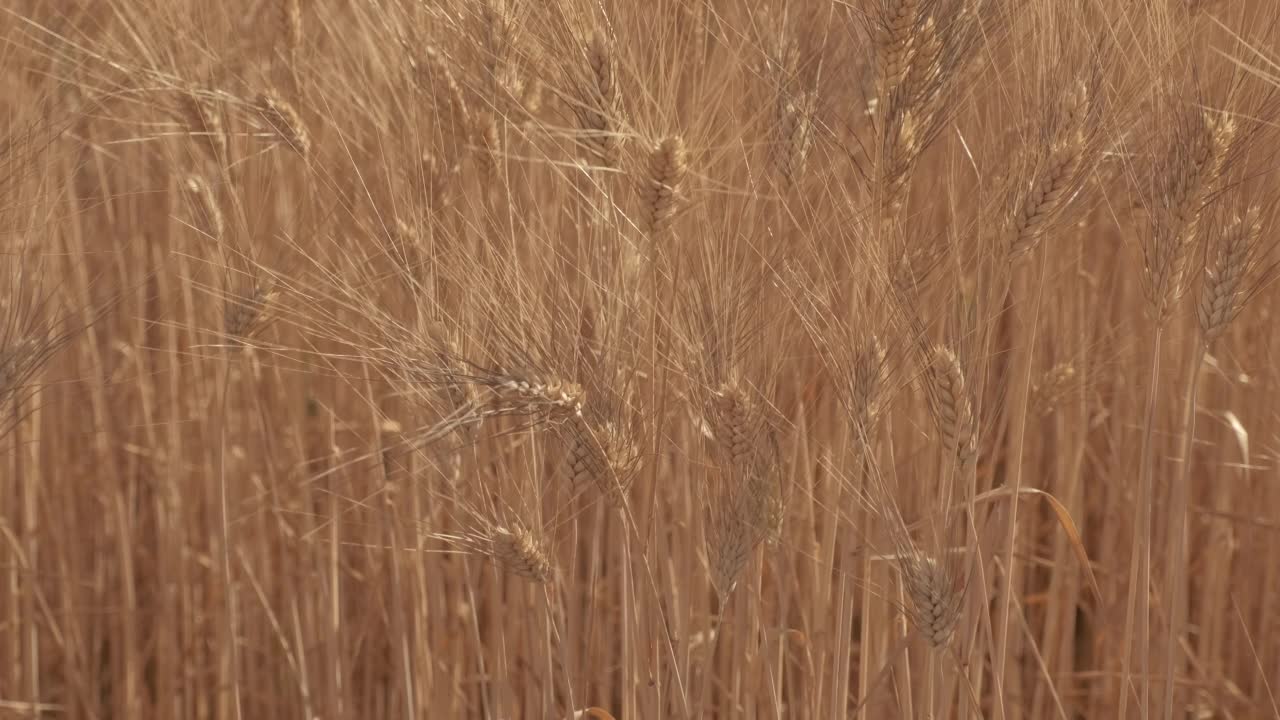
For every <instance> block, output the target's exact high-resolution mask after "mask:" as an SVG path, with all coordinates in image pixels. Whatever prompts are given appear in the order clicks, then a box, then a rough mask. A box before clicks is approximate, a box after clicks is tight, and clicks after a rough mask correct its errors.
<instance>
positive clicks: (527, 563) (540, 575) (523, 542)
mask: <svg viewBox="0 0 1280 720" xmlns="http://www.w3.org/2000/svg"><path fill="white" fill-rule="evenodd" d="M489 554H490V557H492V558H493V560H494V561H495V562H497V563H498V565H499V566H500V567H502V569H503V570H506V571H507V572H509V573H511V574H512V575H516V576H518V577H522V578H524V579H526V580H531V581H533V582H536V583H543V584H545V583H547V582H550V581H551V578H552V577H553V576H554V575H555V565H553V564H552V562H551V559H550V553H548V552H547V548H546V543H545V542H544V541H542V540H541V539H540V538H538V537H537V536H535V535H534V534H533V533H532V532H530V531H529V530H527V529H525V528H524V527H521V526H520V525H515V526H513V527H512V528H510V529H508V528H505V527H497V528H494V529H493V531H492V532H491V533H490V537H489Z"/></svg>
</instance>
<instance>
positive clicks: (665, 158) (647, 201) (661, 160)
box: [639, 135, 689, 235]
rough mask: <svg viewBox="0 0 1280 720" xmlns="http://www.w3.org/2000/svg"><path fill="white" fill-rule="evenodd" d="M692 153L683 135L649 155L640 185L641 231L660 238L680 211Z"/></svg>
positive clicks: (661, 145)
mask: <svg viewBox="0 0 1280 720" xmlns="http://www.w3.org/2000/svg"><path fill="white" fill-rule="evenodd" d="M688 169H689V162H688V153H687V151H686V150H685V147H684V141H683V140H681V139H680V136H679V135H672V136H669V137H666V138H664V139H663V140H662V141H661V142H659V143H658V144H657V145H655V146H654V148H653V151H652V152H650V153H649V168H648V173H647V174H646V175H645V177H644V179H643V181H642V182H641V184H640V188H639V194H640V203H641V205H640V229H641V230H643V231H644V232H646V233H648V234H650V235H659V234H661V233H662V232H664V231H665V230H666V229H667V228H668V227H670V225H671V220H672V218H674V217H675V215H676V213H677V212H678V211H679V209H680V205H681V203H682V202H683V199H684V196H683V193H682V189H683V185H684V178H685V174H686V173H687V172H688Z"/></svg>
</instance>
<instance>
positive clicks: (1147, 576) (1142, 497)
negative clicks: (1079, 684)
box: [1119, 323, 1164, 720]
mask: <svg viewBox="0 0 1280 720" xmlns="http://www.w3.org/2000/svg"><path fill="white" fill-rule="evenodd" d="M1163 339H1164V324H1163V323H1160V324H1158V325H1156V331H1155V337H1154V338H1152V340H1151V374H1150V377H1149V378H1148V379H1147V384H1148V387H1147V410H1146V419H1145V421H1144V425H1143V431H1142V446H1141V449H1140V450H1139V463H1140V464H1139V466H1138V497H1137V508H1136V509H1135V511H1134V514H1135V515H1136V521H1135V523H1136V526H1135V528H1134V538H1133V549H1132V551H1131V554H1130V562H1129V597H1128V605H1127V608H1126V610H1125V618H1124V644H1125V653H1124V661H1123V663H1122V667H1121V673H1120V713H1119V718H1120V720H1124V718H1125V715H1126V714H1127V712H1128V709H1129V692H1128V685H1129V679H1130V673H1131V670H1132V665H1131V663H1132V662H1133V654H1134V653H1135V652H1140V653H1141V656H1142V678H1143V679H1142V684H1143V686H1144V687H1145V686H1147V685H1148V682H1149V681H1148V679H1147V668H1148V666H1149V658H1148V657H1147V650H1148V648H1149V647H1150V628H1149V627H1148V622H1149V620H1150V617H1149V616H1150V613H1149V609H1148V608H1147V607H1146V601H1145V600H1144V604H1143V611H1142V615H1141V616H1138V617H1136V618H1135V615H1136V614H1137V613H1136V611H1137V605H1138V594H1139V593H1142V594H1143V596H1144V597H1145V596H1146V593H1147V591H1148V588H1149V587H1150V586H1151V542H1150V539H1151V501H1152V497H1151V451H1152V446H1151V445H1152V442H1151V439H1152V433H1153V430H1154V426H1155V419H1156V393H1157V391H1158V388H1157V385H1158V384H1159V383H1160V345H1161V341H1162V340H1163ZM1135 621H1136V624H1137V634H1138V647H1136V648H1135V647H1133V645H1132V638H1133V633H1134V624H1135ZM1146 694H1147V693H1146V692H1145V691H1144V692H1143V696H1144V697H1143V702H1142V708H1141V711H1142V717H1143V718H1146V717H1147V702H1146Z"/></svg>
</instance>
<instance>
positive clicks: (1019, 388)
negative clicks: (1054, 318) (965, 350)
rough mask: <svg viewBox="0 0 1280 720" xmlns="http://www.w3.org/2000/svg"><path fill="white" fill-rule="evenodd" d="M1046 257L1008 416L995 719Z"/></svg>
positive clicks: (999, 711)
mask: <svg viewBox="0 0 1280 720" xmlns="http://www.w3.org/2000/svg"><path fill="white" fill-rule="evenodd" d="M1048 258H1049V253H1048V249H1047V248H1045V249H1042V250H1041V251H1040V267H1039V269H1038V270H1037V271H1036V274H1035V277H1034V278H1033V282H1034V283H1035V300H1034V301H1033V303H1032V306H1031V332H1030V333H1029V334H1027V335H1026V336H1025V337H1022V338H1019V340H1020V341H1021V342H1022V343H1023V345H1022V347H1020V348H1019V349H1018V351H1017V354H1016V355H1015V356H1014V373H1015V378H1014V382H1015V383H1016V384H1015V385H1014V393H1015V394H1014V396H1013V402H1012V404H1011V405H1010V407H1011V408H1013V409H1014V410H1015V411H1016V412H1017V414H1016V415H1014V416H1013V417H1012V418H1011V422H1012V423H1013V427H1012V433H1011V434H1010V438H1009V443H1010V448H1011V449H1012V451H1013V452H1012V455H1011V456H1010V458H1009V463H1010V466H1011V467H1012V469H1013V494H1012V495H1011V496H1010V500H1009V523H1008V526H1007V530H1006V531H1005V538H1004V577H1003V579H1002V583H1001V591H1000V603H999V613H1000V621H999V626H998V628H997V633H996V635H997V640H996V661H995V667H994V668H993V673H992V675H993V678H992V679H993V680H994V682H995V690H996V717H998V718H1004V717H1007V715H1006V711H1005V706H1004V671H1005V662H1006V661H1007V660H1008V650H1009V610H1010V607H1011V605H1012V600H1013V584H1014V567H1013V548H1014V545H1015V544H1016V543H1017V540H1018V498H1019V497H1021V493H1022V455H1023V450H1024V446H1025V445H1026V435H1027V402H1028V399H1029V397H1030V395H1031V368H1032V360H1033V358H1034V356H1035V344H1036V335H1037V334H1038V333H1039V331H1040V306H1041V304H1042V303H1043V302H1044V283H1045V270H1046V268H1047V267H1048V262H1049V260H1048ZM1026 277H1027V276H1026V274H1025V273H1023V274H1022V275H1021V276H1020V278H1019V279H1021V280H1023V282H1025V278H1026ZM1019 285H1021V283H1019ZM1025 287H1026V286H1025V285H1022V289H1024V290H1025ZM1024 294H1025V292H1019V293H1017V295H1019V296H1021V295H1024ZM1018 299H1020V298H1018V297H1015V300H1018ZM1025 322H1026V320H1025V316H1024V319H1023V321H1022V322H1019V323H1018V326H1019V327H1025V325H1024V323H1025Z"/></svg>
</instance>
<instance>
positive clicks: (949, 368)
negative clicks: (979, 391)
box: [925, 345, 977, 464]
mask: <svg viewBox="0 0 1280 720" xmlns="http://www.w3.org/2000/svg"><path fill="white" fill-rule="evenodd" d="M927 361H928V366H927V367H926V368H925V386H926V388H925V392H926V394H927V396H928V398H929V406H930V408H931V409H932V411H933V419H934V423H935V424H936V425H937V428H938V435H939V436H940V438H941V440H942V447H943V450H944V451H945V452H946V453H947V455H949V456H951V457H954V458H956V459H957V460H958V461H959V462H960V463H961V464H966V463H968V462H969V461H971V460H972V459H973V457H974V454H975V453H976V452H977V436H976V426H975V423H974V416H973V404H972V401H971V400H970V398H969V391H968V389H967V387H966V386H965V380H964V370H963V368H961V366H960V359H959V358H958V357H956V354H955V353H954V352H952V351H951V350H950V349H948V348H946V347H943V346H941V345H939V346H936V347H934V348H933V350H932V351H931V352H930V353H929V357H928V358H927Z"/></svg>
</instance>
